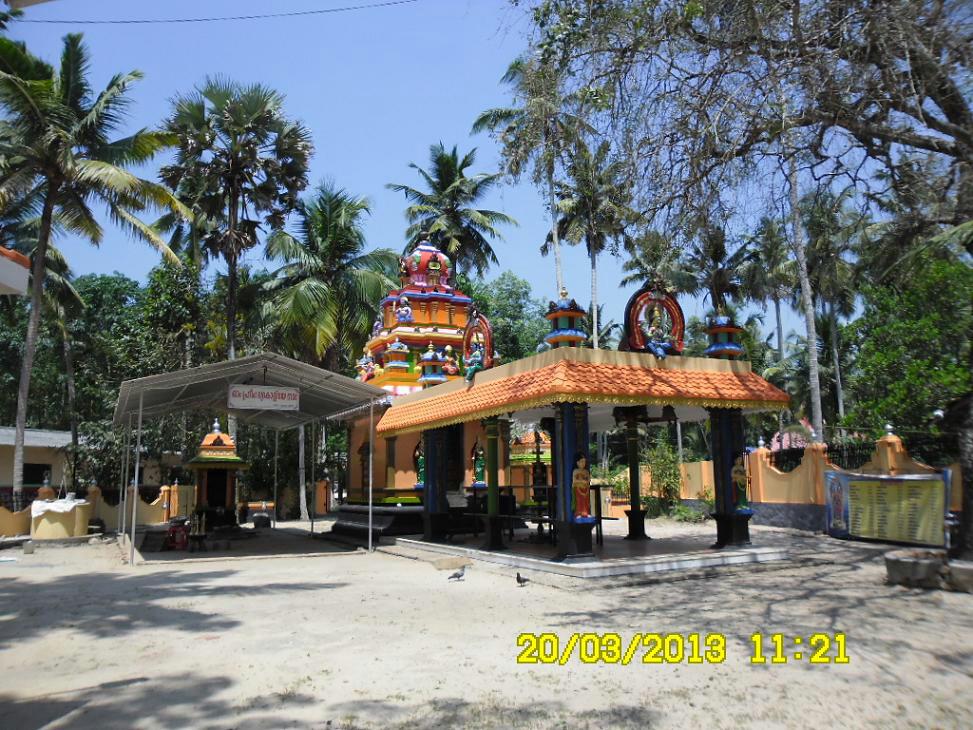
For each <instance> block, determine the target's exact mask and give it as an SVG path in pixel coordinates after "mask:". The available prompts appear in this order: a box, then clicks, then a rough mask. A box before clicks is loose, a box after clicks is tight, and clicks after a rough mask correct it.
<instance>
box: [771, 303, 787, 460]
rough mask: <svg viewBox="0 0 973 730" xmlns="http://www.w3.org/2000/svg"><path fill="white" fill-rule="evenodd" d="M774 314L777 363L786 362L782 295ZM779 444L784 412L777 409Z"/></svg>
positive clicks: (775, 306)
mask: <svg viewBox="0 0 973 730" xmlns="http://www.w3.org/2000/svg"><path fill="white" fill-rule="evenodd" d="M773 299H774V316H775V317H776V318H777V364H778V365H781V364H782V363H783V362H784V325H783V323H782V322H781V319H780V296H779V295H777V294H775V295H774V297H773ZM777 444H778V447H779V448H783V447H784V413H783V411H777Z"/></svg>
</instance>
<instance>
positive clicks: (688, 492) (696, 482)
mask: <svg viewBox="0 0 973 730" xmlns="http://www.w3.org/2000/svg"><path fill="white" fill-rule="evenodd" d="M679 471H680V472H681V474H682V485H681V487H680V489H679V498H680V499H702V495H703V494H704V493H706V492H708V493H709V498H710V499H712V498H713V495H714V494H715V492H716V488H715V486H714V482H713V462H712V461H693V462H689V463H685V464H680V465H679Z"/></svg>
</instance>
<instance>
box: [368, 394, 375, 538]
mask: <svg viewBox="0 0 973 730" xmlns="http://www.w3.org/2000/svg"><path fill="white" fill-rule="evenodd" d="M374 481H375V401H374V400H372V401H371V402H370V403H369V404H368V552H371V551H372V488H373V486H374Z"/></svg>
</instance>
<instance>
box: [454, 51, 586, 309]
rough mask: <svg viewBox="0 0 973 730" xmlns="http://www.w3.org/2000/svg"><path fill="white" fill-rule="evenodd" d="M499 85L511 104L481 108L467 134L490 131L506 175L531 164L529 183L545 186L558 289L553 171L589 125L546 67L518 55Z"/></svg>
mask: <svg viewBox="0 0 973 730" xmlns="http://www.w3.org/2000/svg"><path fill="white" fill-rule="evenodd" d="M502 81H503V82H504V83H505V84H507V85H508V86H509V87H510V89H511V92H512V93H513V96H514V102H515V104H517V105H516V106H509V107H498V108H494V109H487V110H486V111H484V112H483V113H482V114H480V116H478V117H477V118H476V121H475V122H473V133H474V134H476V133H478V132H482V131H484V130H487V129H489V130H490V131H492V132H493V133H494V136H495V137H496V139H497V140H498V141H499V142H500V145H501V155H502V156H503V160H504V163H505V166H506V172H507V173H509V174H510V175H511V176H512V177H513V178H514V179H517V178H519V177H520V176H521V175H522V174H523V171H524V168H525V167H526V166H527V165H528V164H531V163H533V180H534V182H535V183H537V184H541V183H543V185H544V186H545V187H546V193H547V197H548V204H549V206H550V214H551V249H552V251H553V252H554V275H555V278H556V281H557V291H560V290H561V289H562V288H563V287H564V271H563V267H562V264H561V246H560V237H559V235H558V227H557V219H558V207H557V196H556V194H555V186H554V177H555V170H556V168H557V165H558V160H559V158H560V157H561V156H562V155H563V154H565V153H566V151H567V148H568V145H569V142H570V141H571V140H572V139H574V138H575V137H576V136H577V134H578V133H579V132H581V131H584V130H590V127H589V126H588V125H587V123H585V122H584V121H583V120H582V118H581V117H580V116H579V115H578V114H576V113H575V112H573V111H572V110H570V109H569V108H568V106H567V105H566V103H565V102H566V101H567V100H565V99H564V98H562V95H561V86H562V84H563V79H561V77H560V75H559V74H558V73H557V71H556V70H555V69H554V68H552V67H551V66H549V65H546V64H543V63H540V62H539V61H537V60H532V59H528V58H525V57H521V58H518V59H516V60H515V61H514V62H513V63H511V64H510V66H509V68H507V72H506V73H505V74H504V75H503V79H502Z"/></svg>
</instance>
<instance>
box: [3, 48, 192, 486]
mask: <svg viewBox="0 0 973 730" xmlns="http://www.w3.org/2000/svg"><path fill="white" fill-rule="evenodd" d="M140 78H141V74H140V73H139V72H137V71H133V72H131V73H128V74H119V75H116V76H115V77H114V78H112V79H111V81H109V83H108V86H107V87H106V88H105V90H104V91H102V92H101V93H100V94H98V95H97V96H93V95H92V89H91V83H90V81H89V79H88V51H87V49H86V48H85V46H84V44H83V43H82V41H81V36H80V35H75V34H71V35H68V36H66V37H65V38H64V50H63V52H62V55H61V65H60V68H59V69H58V70H57V71H55V70H54V69H53V68H52V67H51V66H49V65H48V64H46V63H45V62H43V61H41V60H40V59H38V58H36V57H34V56H33V55H31V54H30V53H29V52H28V51H27V50H26V49H25V48H24V47H23V46H22V45H19V44H16V43H12V42H10V41H8V40H7V39H5V38H2V37H0V109H2V111H3V115H4V118H5V123H4V125H3V130H2V133H0V205H3V206H6V205H8V204H10V203H11V202H12V201H17V200H18V199H21V198H26V199H28V200H31V201H36V206H37V211H38V212H39V214H40V217H39V221H38V224H37V243H36V253H35V255H34V261H33V264H32V277H33V278H32V283H31V310H30V317H29V319H28V323H27V335H26V338H25V342H24V357H23V362H22V366H21V374H20V383H19V388H18V393H17V419H16V420H17V423H16V436H15V440H14V475H13V485H14V492H15V494H19V493H20V491H21V488H22V482H23V464H24V429H25V427H26V423H27V398H28V394H29V391H30V379H31V372H32V369H33V361H34V356H35V352H36V347H37V338H38V334H39V331H40V324H41V313H42V309H43V292H44V279H45V276H46V273H47V271H46V267H45V263H46V261H47V251H48V248H49V246H50V244H51V239H52V235H53V234H55V233H58V232H60V231H62V230H67V231H71V232H73V233H76V234H78V235H80V236H82V237H84V238H86V239H88V240H89V241H91V243H93V244H95V245H97V244H98V243H100V242H101V240H102V238H103V235H104V234H103V231H102V228H101V225H100V224H99V223H98V221H97V220H96V219H95V217H94V214H93V212H92V210H91V207H90V205H91V203H92V202H100V203H103V204H104V205H105V206H106V207H107V209H108V212H109V215H110V217H111V219H112V221H113V222H115V223H117V224H119V225H121V226H122V227H123V228H125V229H127V230H128V231H129V232H131V233H132V234H134V235H135V236H136V237H138V238H141V239H143V240H145V241H148V242H149V243H150V244H151V245H153V246H154V247H155V248H157V249H158V250H160V251H161V252H162V253H163V254H166V255H170V256H171V252H170V251H169V249H168V248H167V247H166V245H165V242H164V241H162V239H160V238H159V236H158V235H157V234H156V232H155V231H154V230H153V229H152V228H151V227H150V226H148V225H146V224H145V223H143V222H142V221H141V220H140V219H139V218H138V215H139V214H140V213H142V212H143V211H145V210H146V209H147V208H148V207H150V206H154V207H168V208H170V209H172V210H175V211H176V212H178V213H180V214H183V215H188V211H186V210H185V208H183V206H181V205H180V204H179V203H178V202H177V201H176V200H175V199H174V198H173V197H172V195H171V194H170V193H169V192H168V191H167V190H165V188H164V187H162V186H160V185H157V184H155V183H152V182H149V181H147V180H142V179H140V178H138V177H136V176H135V175H133V174H132V173H131V172H129V171H128V170H127V169H126V168H127V167H129V166H135V165H139V164H141V163H143V162H146V161H147V160H149V159H151V158H152V157H153V156H154V155H155V154H156V153H157V152H158V151H160V150H162V149H164V148H165V147H166V146H168V145H169V144H170V143H171V139H170V138H169V137H168V136H167V135H165V134H161V133H158V132H150V131H147V130H140V131H138V132H136V133H135V134H133V135H131V136H129V137H124V138H120V139H115V140H112V139H111V137H112V135H113V134H114V133H115V132H116V131H117V130H118V128H119V127H120V126H121V122H122V120H123V118H124V111H125V105H126V102H127V96H126V95H127V92H128V89H129V87H130V86H131V85H132V84H133V83H134V82H135V81H137V80H138V79H140ZM55 222H56V224H57V225H55Z"/></svg>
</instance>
